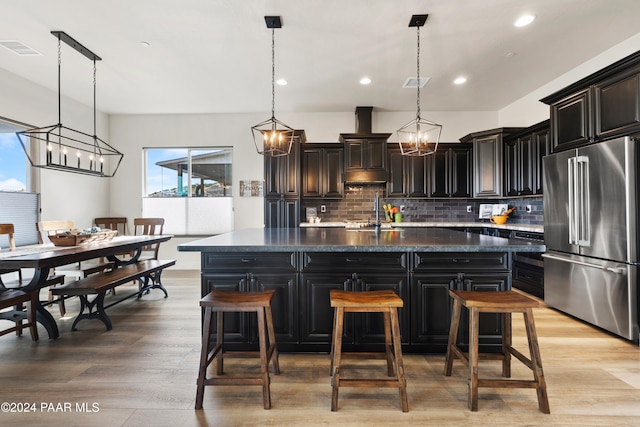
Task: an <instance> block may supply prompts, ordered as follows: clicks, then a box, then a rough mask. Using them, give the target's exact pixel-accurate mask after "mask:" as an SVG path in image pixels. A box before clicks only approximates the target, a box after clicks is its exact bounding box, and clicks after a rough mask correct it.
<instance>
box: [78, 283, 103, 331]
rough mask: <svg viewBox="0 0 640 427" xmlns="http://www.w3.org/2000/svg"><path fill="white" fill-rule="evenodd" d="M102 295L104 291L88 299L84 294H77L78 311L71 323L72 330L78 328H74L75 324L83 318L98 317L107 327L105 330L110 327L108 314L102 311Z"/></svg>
mask: <svg viewBox="0 0 640 427" xmlns="http://www.w3.org/2000/svg"><path fill="white" fill-rule="evenodd" d="M104 296H105V292H103V293H101V294H98V296H97V297H96V298H95V299H94V300H93V301H89V298H88V297H87V296H86V295H79V297H80V313H79V314H78V317H76V318H75V320H74V321H73V325H71V330H72V331H77V330H78V329H76V325H77V324H78V322H80V321H81V320H83V319H100V320H101V321H102V323H104V325H105V326H106V327H107V331H110V330H111V329H112V326H111V319H109V316H107V313H106V312H105V311H104Z"/></svg>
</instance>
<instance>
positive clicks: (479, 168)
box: [460, 128, 522, 197]
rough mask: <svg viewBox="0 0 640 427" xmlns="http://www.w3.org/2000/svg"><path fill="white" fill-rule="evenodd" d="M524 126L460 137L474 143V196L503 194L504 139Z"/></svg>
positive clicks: (462, 140) (463, 140) (464, 140)
mask: <svg viewBox="0 0 640 427" xmlns="http://www.w3.org/2000/svg"><path fill="white" fill-rule="evenodd" d="M520 130H522V128H498V129H491V130H487V131H482V132H475V133H471V134H469V135H466V136H465V137H463V138H461V139H460V142H471V143H473V173H474V176H473V197H496V196H502V195H503V181H502V178H503V166H502V165H503V140H504V138H505V137H506V136H508V135H510V134H512V133H514V132H519V131H520Z"/></svg>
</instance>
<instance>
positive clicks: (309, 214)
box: [305, 208, 320, 223]
mask: <svg viewBox="0 0 640 427" xmlns="http://www.w3.org/2000/svg"><path fill="white" fill-rule="evenodd" d="M305 212H306V218H307V222H308V223H315V222H320V221H317V220H319V219H320V218H318V208H306V210H305Z"/></svg>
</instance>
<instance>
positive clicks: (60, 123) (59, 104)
mask: <svg viewBox="0 0 640 427" xmlns="http://www.w3.org/2000/svg"><path fill="white" fill-rule="evenodd" d="M61 67H62V50H61V48H60V34H58V126H62V107H61V105H62V104H61V101H60V68H61Z"/></svg>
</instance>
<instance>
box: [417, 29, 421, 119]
mask: <svg viewBox="0 0 640 427" xmlns="http://www.w3.org/2000/svg"><path fill="white" fill-rule="evenodd" d="M416 28H417V34H418V43H417V46H418V47H417V51H418V53H417V55H416V58H417V60H416V62H417V65H416V68H417V74H418V84H417V86H418V100H417V101H416V107H417V113H416V119H417V120H418V121H420V85H421V82H420V26H417V27H416Z"/></svg>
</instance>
